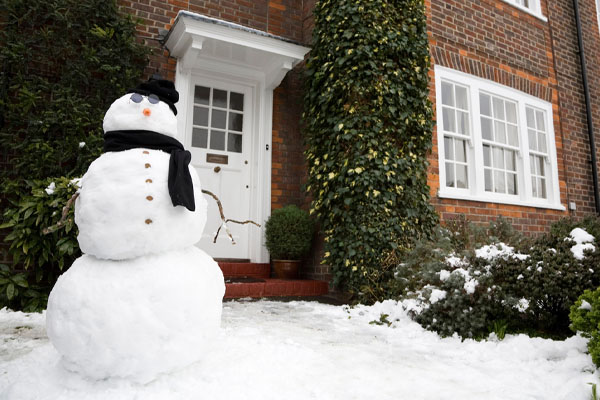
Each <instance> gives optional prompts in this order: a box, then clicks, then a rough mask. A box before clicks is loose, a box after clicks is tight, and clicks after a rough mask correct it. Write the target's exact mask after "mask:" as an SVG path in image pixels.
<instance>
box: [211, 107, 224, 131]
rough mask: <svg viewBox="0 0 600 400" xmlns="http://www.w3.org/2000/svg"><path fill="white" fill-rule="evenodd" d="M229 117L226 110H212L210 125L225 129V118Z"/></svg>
mask: <svg viewBox="0 0 600 400" xmlns="http://www.w3.org/2000/svg"><path fill="white" fill-rule="evenodd" d="M226 117H227V112H226V111H221V110H212V119H211V121H210V126H211V127H213V128H219V129H225V118H226Z"/></svg>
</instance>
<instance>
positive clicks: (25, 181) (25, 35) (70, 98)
mask: <svg viewBox="0 0 600 400" xmlns="http://www.w3.org/2000/svg"><path fill="white" fill-rule="evenodd" d="M148 54H149V52H148V50H147V48H146V47H145V46H143V45H142V44H140V43H137V42H136V39H135V22H134V21H132V19H131V18H130V17H129V16H124V15H121V14H120V13H119V12H118V8H117V5H116V2H115V0H109V1H104V0H55V1H46V0H0V65H1V66H2V67H1V70H0V148H1V149H2V150H3V152H4V155H5V156H6V157H7V158H8V160H9V162H10V167H9V168H5V169H1V170H0V181H1V184H0V199H3V200H2V203H3V204H2V206H3V208H4V209H5V212H4V215H3V224H2V226H3V227H4V228H5V229H8V230H9V231H8V236H7V240H8V242H9V243H10V254H11V256H12V258H13V260H14V261H15V264H14V265H13V266H12V267H11V268H10V269H11V271H12V272H11V273H13V274H14V275H15V276H16V275H17V274H24V275H23V276H24V278H25V280H26V281H27V282H28V284H29V285H34V284H36V285H41V288H40V291H39V292H40V293H41V296H42V297H43V295H44V293H45V294H46V295H47V293H48V291H49V290H50V288H51V287H52V284H53V283H54V280H55V279H56V276H57V275H58V273H59V271H60V269H61V268H62V267H64V266H65V265H66V266H68V265H69V264H70V261H71V259H72V257H74V256H75V255H76V254H77V251H78V249H77V241H76V229H70V230H66V229H65V230H62V231H60V232H57V233H54V234H52V235H48V236H43V235H41V233H40V230H41V229H42V228H44V227H46V226H45V224H46V223H48V222H50V221H54V217H56V215H55V216H54V217H53V218H50V214H48V213H49V212H54V211H57V210H58V214H59V215H58V217H60V209H61V208H62V206H64V205H65V203H66V201H67V200H68V197H67V192H69V193H70V192H71V191H72V187H70V186H68V182H69V181H70V179H71V178H74V177H80V176H81V175H82V174H83V173H84V172H85V171H86V169H87V167H88V165H89V163H90V162H91V161H92V160H94V159H95V158H96V157H98V155H99V154H100V152H101V149H102V119H103V116H104V113H105V112H106V110H107V108H108V107H109V105H110V104H111V103H112V101H114V99H116V98H118V97H119V96H121V95H122V94H123V93H124V92H125V91H126V89H128V88H130V87H134V86H135V85H136V84H137V83H138V81H139V79H140V78H141V75H142V72H143V69H144V67H145V66H146V64H147V58H148ZM56 177H65V178H56ZM51 181H55V184H56V186H57V189H56V192H55V193H56V195H55V196H54V197H52V198H48V197H44V196H43V194H44V193H43V189H45V188H46V187H47V186H48V184H49V183H50V182H51ZM65 182H67V183H65ZM65 185H67V186H65ZM67 189H68V190H67ZM63 191H64V193H63ZM63 194H64V195H63ZM44 207H50V208H49V209H48V210H46V209H45V208H44ZM56 219H58V218H56ZM20 261H23V262H24V264H20V263H19V262H20ZM3 268H4V267H3ZM2 274H4V275H6V274H7V272H6V271H5V270H3V272H2ZM6 279H8V278H6ZM0 282H1V280H0ZM20 282H22V280H20ZM1 285H2V283H0V288H1V287H2V286H1ZM13 286H14V285H13ZM7 288H8V286H7ZM7 290H9V289H7ZM9 291H10V293H12V296H8V297H11V299H9V300H10V302H8V304H9V305H11V306H15V307H19V306H23V305H24V304H25V303H26V302H27V301H28V300H26V299H19V298H17V299H16V300H13V299H14V298H15V294H14V292H13V291H12V290H9ZM20 294H25V291H18V295H20ZM29 294H32V293H31V292H30V293H29ZM17 297H18V296H17ZM21 300H23V301H21ZM5 301H6V298H3V297H2V296H0V307H2V306H5V305H7V303H6V302H5ZM28 304H29V305H31V304H34V303H28ZM36 307H39V308H42V307H45V303H44V302H43V301H39V302H38V306H36ZM36 307H34V308H36Z"/></svg>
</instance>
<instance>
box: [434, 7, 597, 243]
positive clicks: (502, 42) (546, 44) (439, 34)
mask: <svg viewBox="0 0 600 400" xmlns="http://www.w3.org/2000/svg"><path fill="white" fill-rule="evenodd" d="M593 1H594V0H591V2H593ZM425 2H426V7H427V18H428V28H429V29H428V31H429V42H430V49H431V55H432V65H433V64H437V65H442V66H445V67H448V68H453V69H456V70H459V71H462V72H465V73H469V74H472V75H475V76H478V77H481V78H485V79H489V80H491V81H494V82H497V83H500V84H503V85H506V86H509V87H511V88H514V89H517V90H520V91H523V92H525V93H528V94H530V95H533V96H536V97H538V98H540V99H543V100H546V101H548V102H551V103H552V105H553V117H554V131H555V140H556V147H557V161H558V174H559V187H560V200H561V203H562V204H563V205H565V206H567V205H568V201H569V200H570V201H576V202H577V206H578V212H577V213H576V215H583V213H590V212H591V209H590V207H591V205H593V203H590V200H591V199H590V196H589V194H590V191H589V184H588V183H587V182H588V181H589V176H590V175H591V172H590V170H589V166H588V168H587V169H586V168H585V165H583V164H585V161H583V162H582V161H581V160H582V159H583V160H585V159H586V154H589V152H587V153H585V144H584V143H585V140H583V139H581V140H579V141H578V142H577V147H576V148H575V149H573V148H572V146H573V142H572V138H571V137H570V135H567V134H566V133H567V132H570V130H571V129H572V128H571V127H572V126H573V124H574V123H576V121H578V120H580V119H581V116H582V115H583V117H585V114H583V113H584V111H585V109H584V108H582V106H581V102H580V100H581V99H580V98H579V97H581V96H580V92H581V91H580V90H579V92H578V88H579V87H580V86H581V84H580V83H579V84H578V83H577V77H576V76H575V75H577V76H579V75H580V72H579V73H578V72H577V71H575V69H576V67H577V64H576V63H575V62H573V63H572V67H573V68H572V69H571V70H570V71H568V72H566V73H567V74H573V76H574V77H573V78H572V79H573V82H569V83H567V84H566V85H565V84H562V83H560V84H559V82H558V80H559V79H563V80H564V79H565V76H564V75H565V73H562V74H560V73H557V69H556V67H555V65H562V64H563V63H564V62H565V59H564V55H563V54H562V53H567V56H569V55H571V54H572V53H573V54H576V53H575V51H576V47H575V45H573V44H571V43H568V39H569V37H570V36H571V32H575V28H574V22H572V21H573V19H572V18H571V19H557V20H556V21H555V22H551V23H548V22H545V21H542V20H540V19H538V18H536V17H534V16H532V15H530V14H528V13H525V12H523V11H522V10H519V9H517V8H516V7H513V6H511V5H510V4H507V3H505V2H503V1H501V0H472V1H466V0H462V1H459V0H456V1H453V0H451V1H447V0H426V1H425ZM559 3H561V4H562V3H565V5H564V7H566V8H568V7H567V5H566V4H567V3H571V2H570V0H564V1H562V2H559ZM554 8H562V6H561V7H559V6H557V5H556V4H553V7H552V8H551V9H550V10H549V9H548V4H547V2H546V1H545V0H542V13H543V14H544V15H545V16H549V18H550V19H552V18H557V15H555V14H556V13H555V11H553V9H554ZM549 11H550V15H549ZM594 15H595V14H594ZM555 25H561V28H562V30H564V31H565V32H564V33H562V35H564V36H565V37H564V38H562V37H561V40H562V42H561V43H560V44H559V46H560V47H561V48H562V47H563V46H570V47H569V48H568V51H564V52H562V53H561V52H557V53H555V52H554V47H556V46H557V43H556V38H555V40H554V42H553V37H555V36H556V34H555V33H554V36H553V30H554V29H555ZM555 57H556V58H555ZM558 72H560V68H559V71H558ZM578 74H579V75H578ZM430 77H431V84H430V90H431V99H432V101H433V102H434V104H435V86H434V73H433V71H431V73H430ZM578 85H579V86H578ZM565 90H566V91H567V92H565ZM569 90H570V91H569ZM565 98H567V99H572V101H571V102H570V103H569V104H564V100H565ZM565 107H571V110H570V111H569V113H565V112H564V110H563V109H564V108H565ZM571 114H572V115H571ZM578 128H579V130H581V126H579V127H578ZM575 136H577V137H579V136H581V135H577V134H576V135H575ZM563 137H566V139H565V141H563ZM567 148H568V149H569V151H568V152H563V149H567ZM574 153H575V154H574ZM575 158H577V159H578V160H579V161H575ZM588 158H589V157H588ZM429 161H430V164H431V166H430V175H429V185H430V187H431V195H432V201H433V204H434V205H435V207H436V209H437V211H438V212H439V214H440V216H441V218H442V220H448V219H450V218H456V217H458V216H459V215H461V214H464V215H465V216H466V217H467V218H468V219H469V220H472V221H475V222H481V223H485V222H488V221H490V220H494V219H496V218H497V217H498V216H500V215H502V216H505V217H508V218H509V219H510V220H511V221H512V222H513V224H514V225H515V227H516V228H517V229H519V230H522V231H524V232H527V233H535V232H540V231H544V230H546V229H547V228H548V225H549V223H550V222H551V221H554V220H557V219H559V218H561V217H563V216H566V215H568V212H567V211H557V210H548V209H543V208H534V207H523V206H512V205H503V204H489V203H483V202H475V201H463V200H451V199H441V198H438V197H437V191H438V189H439V186H440V184H439V165H438V151H437V132H434V138H433V151H432V153H431V155H430V157H429ZM575 176H577V179H579V180H581V184H579V185H577V186H575V185H574V184H573V182H572V181H573V180H574V177H575ZM586 177H588V178H586ZM575 192H577V193H578V195H577V197H576V198H574V197H573V195H574V193H575Z"/></svg>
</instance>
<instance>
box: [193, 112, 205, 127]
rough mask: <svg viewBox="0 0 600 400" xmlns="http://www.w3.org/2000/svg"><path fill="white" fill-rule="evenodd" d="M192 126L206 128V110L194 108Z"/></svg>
mask: <svg viewBox="0 0 600 400" xmlns="http://www.w3.org/2000/svg"><path fill="white" fill-rule="evenodd" d="M194 125H200V126H208V108H206V107H194Z"/></svg>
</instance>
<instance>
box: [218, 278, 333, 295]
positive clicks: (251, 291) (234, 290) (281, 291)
mask: <svg viewBox="0 0 600 400" xmlns="http://www.w3.org/2000/svg"><path fill="white" fill-rule="evenodd" d="M328 292H329V284H328V283H327V282H325V281H314V280H305V279H292V280H288V279H263V282H236V279H231V282H228V283H225V298H226V299H239V298H242V297H252V298H258V297H290V296H293V297H303V296H321V295H324V294H327V293H328Z"/></svg>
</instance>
